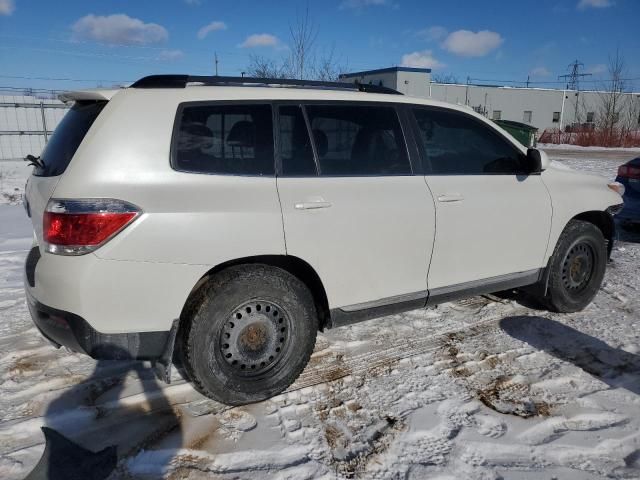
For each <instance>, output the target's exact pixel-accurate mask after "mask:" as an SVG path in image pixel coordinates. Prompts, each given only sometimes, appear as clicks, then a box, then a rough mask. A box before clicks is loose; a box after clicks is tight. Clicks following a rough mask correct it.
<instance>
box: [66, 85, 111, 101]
mask: <svg viewBox="0 0 640 480" xmlns="http://www.w3.org/2000/svg"><path fill="white" fill-rule="evenodd" d="M119 90H120V89H116V88H109V89H102V88H95V89H90V90H75V91H71V92H64V93H61V94H60V95H58V99H60V101H62V102H65V103H67V102H75V101H81V100H95V101H100V100H103V101H104V100H106V101H109V100H111V97H113V96H114V95H115V94H116V93H118V91H119Z"/></svg>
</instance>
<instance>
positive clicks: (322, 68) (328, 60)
mask: <svg viewBox="0 0 640 480" xmlns="http://www.w3.org/2000/svg"><path fill="white" fill-rule="evenodd" d="M347 70H348V69H347V66H346V65H344V64H342V63H341V62H340V60H339V59H338V58H337V57H336V54H335V47H332V48H331V50H329V51H328V52H325V53H322V54H321V55H320V57H318V58H317V60H316V59H315V58H314V62H313V69H312V71H311V76H312V77H313V79H315V80H321V81H323V82H337V81H339V80H340V74H341V73H342V72H345V71H347Z"/></svg>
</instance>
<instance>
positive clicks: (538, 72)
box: [529, 67, 551, 77]
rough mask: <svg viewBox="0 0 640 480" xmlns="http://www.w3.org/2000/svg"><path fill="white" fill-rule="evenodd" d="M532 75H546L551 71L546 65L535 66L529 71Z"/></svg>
mask: <svg viewBox="0 0 640 480" xmlns="http://www.w3.org/2000/svg"><path fill="white" fill-rule="evenodd" d="M529 74H530V75H531V76H532V77H548V76H550V75H551V72H550V71H549V70H548V69H547V68H546V67H536V68H534V69H533V70H531V71H530V72H529Z"/></svg>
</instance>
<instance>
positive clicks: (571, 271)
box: [544, 220, 607, 313]
mask: <svg viewBox="0 0 640 480" xmlns="http://www.w3.org/2000/svg"><path fill="white" fill-rule="evenodd" d="M606 266H607V245H606V241H605V238H604V236H603V235H602V232H601V231H600V229H599V228H598V227H596V226H595V225H594V224H592V223H589V222H584V221H582V220H571V221H570V222H569V223H568V224H567V226H566V227H565V229H564V231H563V232H562V234H561V235H560V238H559V240H558V243H557V245H556V248H555V250H554V252H553V255H552V256H551V259H550V261H549V268H550V272H549V283H548V289H547V294H546V297H545V299H544V300H545V302H544V303H546V305H547V306H548V308H549V309H550V310H552V311H555V312H561V313H570V312H578V311H580V310H583V309H584V308H585V307H586V306H587V305H589V303H591V301H592V300H593V298H594V297H595V296H596V294H597V293H598V289H599V288H600V285H601V284H602V279H603V278H604V273H605V269H606Z"/></svg>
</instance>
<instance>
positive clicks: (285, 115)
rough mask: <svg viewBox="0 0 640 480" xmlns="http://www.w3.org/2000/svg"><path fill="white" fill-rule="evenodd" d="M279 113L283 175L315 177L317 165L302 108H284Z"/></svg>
mask: <svg viewBox="0 0 640 480" xmlns="http://www.w3.org/2000/svg"><path fill="white" fill-rule="evenodd" d="M279 112H280V113H279V117H280V123H279V129H280V137H279V147H280V158H281V159H282V175H283V176H286V177H296V176H315V175H316V163H315V160H314V158H313V148H312V147H311V138H309V132H308V131H307V124H306V122H305V121H304V116H303V114H302V108H300V107H299V106H297V105H295V106H283V107H280V110H279Z"/></svg>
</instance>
